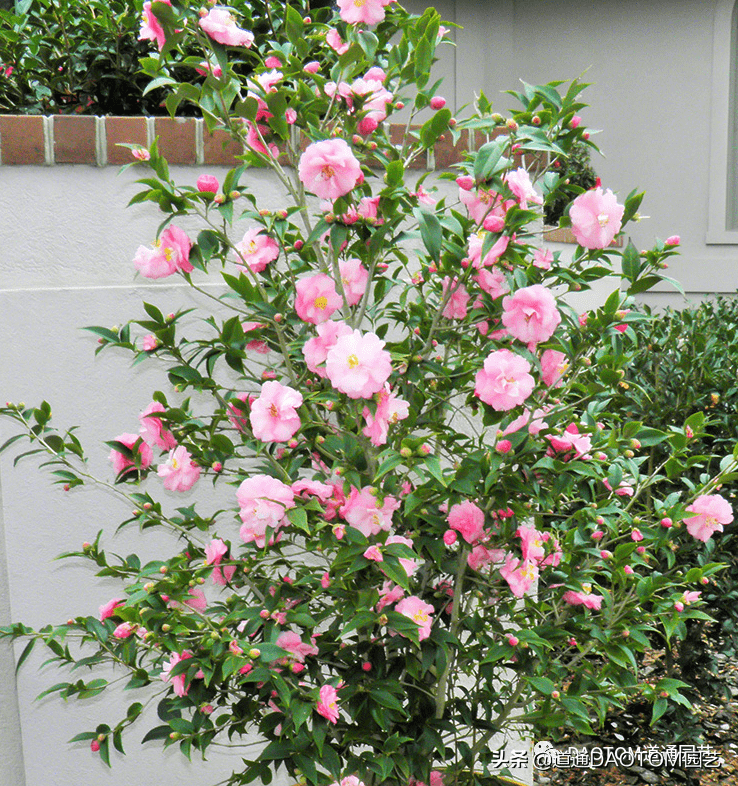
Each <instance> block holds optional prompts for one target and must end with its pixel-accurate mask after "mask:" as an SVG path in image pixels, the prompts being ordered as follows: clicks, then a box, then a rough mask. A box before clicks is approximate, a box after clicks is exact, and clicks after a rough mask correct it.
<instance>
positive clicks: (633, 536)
mask: <svg viewBox="0 0 738 786" xmlns="http://www.w3.org/2000/svg"><path fill="white" fill-rule="evenodd" d="M630 537H631V539H632V540H634V541H636V543H637V542H638V541H640V540H643V533H642V532H641V531H640V530H639V529H638V528H637V527H636V528H635V529H634V530H633V531H632V532H631V533H630Z"/></svg>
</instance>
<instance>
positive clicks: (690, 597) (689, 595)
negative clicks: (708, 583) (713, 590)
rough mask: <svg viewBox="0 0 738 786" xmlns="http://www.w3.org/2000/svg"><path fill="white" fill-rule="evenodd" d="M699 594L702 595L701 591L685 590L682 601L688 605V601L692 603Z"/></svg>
mask: <svg viewBox="0 0 738 786" xmlns="http://www.w3.org/2000/svg"><path fill="white" fill-rule="evenodd" d="M700 595H702V593H701V592H693V591H688V592H685V593H684V595H682V602H683V603H685V604H686V605H687V606H689V604H690V603H694V602H695V601H696V600H699V599H700Z"/></svg>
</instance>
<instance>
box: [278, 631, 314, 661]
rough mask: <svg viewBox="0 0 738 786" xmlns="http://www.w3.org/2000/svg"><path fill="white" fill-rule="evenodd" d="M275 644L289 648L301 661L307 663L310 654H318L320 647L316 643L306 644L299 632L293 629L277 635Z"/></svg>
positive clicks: (285, 648)
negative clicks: (294, 631) (306, 659)
mask: <svg viewBox="0 0 738 786" xmlns="http://www.w3.org/2000/svg"><path fill="white" fill-rule="evenodd" d="M275 644H276V645H277V646H278V647H281V648H282V649H283V650H287V652H289V653H290V655H292V657H293V658H294V659H295V660H296V661H298V662H299V663H305V658H307V657H308V655H317V654H318V648H317V647H316V646H315V645H314V644H305V642H304V641H303V640H302V639H301V638H300V636H299V634H297V633H293V632H292V631H285V632H284V633H281V634H280V635H279V636H278V637H277V640H276V642H275Z"/></svg>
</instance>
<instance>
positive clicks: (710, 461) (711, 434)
mask: <svg viewBox="0 0 738 786" xmlns="http://www.w3.org/2000/svg"><path fill="white" fill-rule="evenodd" d="M647 311H648V310H647ZM648 315H649V316H650V319H649V320H647V321H644V322H641V323H639V324H637V325H635V326H633V327H635V329H636V333H637V335H638V343H639V345H640V350H639V352H638V353H637V354H636V356H635V358H634V364H633V366H632V368H631V369H630V371H629V374H628V377H627V378H626V385H627V387H623V388H621V391H622V392H621V395H620V397H619V398H617V399H615V401H614V402H613V405H614V406H615V407H616V408H618V409H619V410H620V412H621V414H622V417H623V419H626V420H627V419H638V420H641V421H643V423H644V425H647V426H650V427H652V428H656V429H668V428H669V424H672V423H675V422H680V421H682V420H684V419H686V418H689V417H694V416H696V415H698V413H702V414H703V415H705V416H706V421H705V427H704V432H703V433H701V434H699V435H694V436H692V437H691V443H692V453H693V457H692V459H691V461H690V464H689V466H687V467H682V468H680V470H679V472H678V473H677V472H676V468H673V469H672V468H671V467H670V465H669V461H668V457H667V455H666V453H665V452H664V450H663V447H662V446H661V445H655V446H652V447H649V448H646V451H647V453H648V465H649V466H650V467H656V466H658V465H659V464H661V463H662V462H664V461H666V465H665V469H666V474H667V475H668V477H669V481H668V482H665V483H662V484H660V486H657V487H654V488H653V489H652V490H651V492H650V494H652V495H653V496H654V497H657V498H663V497H666V496H667V495H668V494H669V493H670V492H671V491H672V490H674V488H676V487H677V485H679V484H682V483H687V484H688V485H695V486H696V485H699V484H700V483H701V482H703V481H704V479H705V478H707V477H709V476H710V474H711V473H714V472H715V470H716V469H717V467H718V466H719V462H720V459H721V457H722V456H724V455H725V454H726V453H729V452H730V450H731V446H732V444H733V443H734V442H735V440H736V438H738V377H737V375H736V368H738V299H735V298H732V297H720V298H716V299H714V300H705V301H703V302H702V303H700V304H699V305H697V306H693V307H691V308H687V309H684V310H683V311H675V310H672V309H669V310H667V311H666V312H665V313H661V314H654V313H651V312H648ZM737 491H738V489H737V488H736V485H735V482H732V483H728V484H726V487H724V488H723V490H722V492H721V493H722V494H723V495H724V496H726V497H728V498H729V499H731V500H734V499H735V497H736V492H737ZM677 555H678V559H679V561H680V562H681V563H682V564H683V565H685V566H692V565H700V564H702V563H703V561H704V560H706V559H709V560H712V561H719V562H723V563H725V565H726V569H725V570H724V571H722V572H720V573H718V574H716V575H715V576H714V577H712V579H711V582H710V583H709V584H707V585H706V586H705V587H704V589H703V594H702V598H703V600H704V601H705V602H706V605H707V608H708V609H709V610H710V614H711V615H712V617H713V619H714V622H711V621H709V620H690V621H689V622H688V624H687V625H686V626H685V629H684V631H683V635H684V640H683V641H682V642H681V644H680V646H679V651H678V658H677V659H676V660H675V661H674V662H672V653H671V651H670V650H669V649H668V648H666V659H665V660H666V663H667V668H669V669H671V670H672V671H673V672H674V673H675V674H676V673H677V672H678V674H679V676H680V678H681V679H683V680H684V681H686V682H688V683H690V685H692V686H693V687H694V688H695V689H698V690H700V691H701V692H703V693H708V694H715V693H716V692H720V691H725V692H726V695H729V690H728V688H727V686H726V685H725V684H724V683H723V682H721V681H720V680H718V679H717V678H716V677H715V676H714V672H715V670H716V665H715V658H714V655H715V654H716V653H717V652H719V651H722V652H725V653H726V654H727V655H728V656H729V657H730V658H734V657H735V656H736V654H738V538H737V536H736V532H735V528H734V526H732V525H731V526H729V527H728V528H727V529H726V531H725V532H724V533H723V535H722V536H721V538H720V539H719V540H712V541H711V542H709V543H708V544H707V548H706V549H705V550H702V549H695V548H694V544H692V543H682V544H680V548H679V551H678V552H677ZM675 558H676V555H675ZM659 644H662V642H660V643H659ZM676 713H677V716H678V717H677V718H675V721H676V723H678V724H680V725H682V726H687V725H689V724H688V722H689V720H690V717H689V713H687V712H682V709H681V708H678V709H677V710H676Z"/></svg>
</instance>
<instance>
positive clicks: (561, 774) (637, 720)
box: [534, 655, 738, 786]
mask: <svg viewBox="0 0 738 786" xmlns="http://www.w3.org/2000/svg"><path fill="white" fill-rule="evenodd" d="M717 657H718V676H719V677H721V678H722V679H724V680H725V683H726V685H727V686H728V687H729V688H730V691H731V694H732V697H731V698H730V699H726V698H722V697H710V698H709V699H702V700H701V701H700V702H699V703H698V704H696V705H695V706H694V715H695V720H696V721H697V722H698V723H699V727H700V728H701V732H702V733H701V739H700V740H697V741H695V746H696V749H697V750H698V746H699V745H700V744H702V745H705V746H708V747H709V750H710V751H711V752H714V753H717V754H719V756H720V758H721V763H720V766H719V767H718V768H714V769H712V768H710V769H692V768H686V767H683V766H682V765H683V763H684V758H683V757H682V756H683V754H682V753H680V754H679V755H680V759H681V760H680V759H677V761H676V762H675V763H674V764H673V765H671V766H670V765H668V764H667V765H665V766H663V767H652V768H648V767H647V766H645V764H644V766H642V767H641V766H639V765H638V763H635V764H634V765H633V766H631V767H624V766H609V767H600V768H596V769H585V768H582V767H558V768H552V769H550V770H546V771H536V773H535V780H534V783H535V784H537V786H574V785H575V784H576V786H640V784H651V786H738V663H734V662H733V661H732V660H729V659H728V658H727V657H726V656H724V655H722V656H721V655H719V656H717ZM651 670H652V671H653V672H654V673H655V674H657V675H658V672H659V671H660V670H661V664H660V662H659V661H658V660H655V661H654V662H653V663H652V664H651ZM650 715H651V708H650V706H638V705H637V704H636V705H631V706H630V707H628V708H627V709H626V710H624V711H620V712H618V713H613V714H612V716H611V717H609V718H608V723H607V725H606V728H605V730H603V731H602V732H600V734H599V735H598V736H597V737H596V738H591V737H587V738H584V737H579V738H578V737H572V738H571V739H567V740H565V741H563V742H561V743H557V744H556V749H557V750H559V751H567V750H569V749H570V748H571V747H574V748H576V749H582V748H592V747H594V746H599V747H602V748H605V747H607V746H609V747H612V748H618V747H622V746H632V747H633V748H640V749H641V750H644V749H646V748H647V747H648V746H655V747H656V748H658V749H661V750H664V749H665V748H666V746H667V744H668V741H667V742H665V741H664V739H663V737H659V736H658V735H657V734H655V733H654V732H653V730H652V729H650V727H649V721H650ZM693 761H697V762H699V761H704V759H703V758H702V755H701V754H699V753H696V754H695V757H694V758H693Z"/></svg>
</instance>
